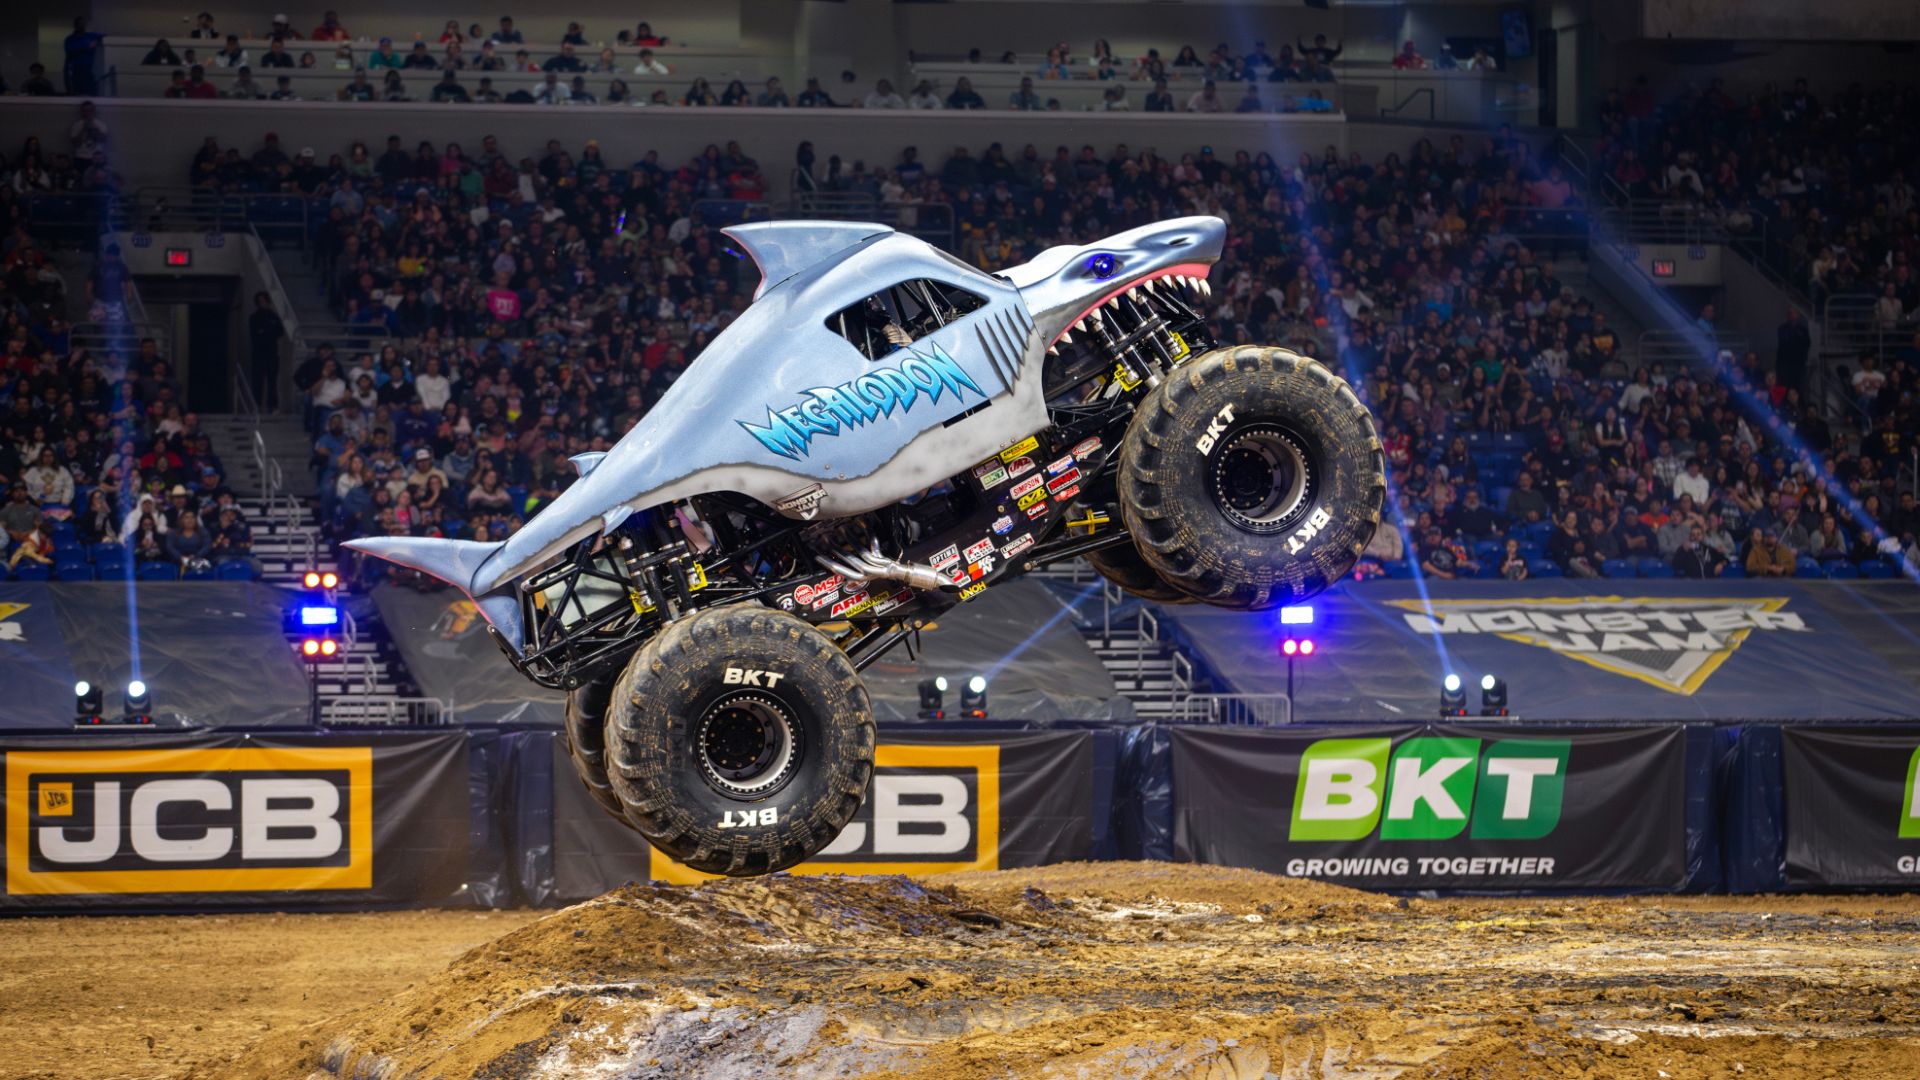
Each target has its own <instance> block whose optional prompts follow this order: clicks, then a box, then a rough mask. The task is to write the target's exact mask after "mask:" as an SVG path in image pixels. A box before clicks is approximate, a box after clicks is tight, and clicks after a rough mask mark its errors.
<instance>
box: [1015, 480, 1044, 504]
mask: <svg viewBox="0 0 1920 1080" xmlns="http://www.w3.org/2000/svg"><path fill="white" fill-rule="evenodd" d="M1042 482H1043V481H1042V480H1041V479H1040V478H1039V477H1037V476H1029V477H1027V478H1026V479H1025V480H1022V481H1020V482H1019V483H1017V484H1015V485H1013V486H1012V487H1010V488H1008V489H1007V494H1009V495H1011V496H1013V497H1014V498H1016V499H1018V498H1020V497H1022V496H1024V495H1026V494H1027V493H1028V492H1030V491H1032V490H1034V489H1035V488H1037V487H1039V486H1040V485H1041V483H1042Z"/></svg>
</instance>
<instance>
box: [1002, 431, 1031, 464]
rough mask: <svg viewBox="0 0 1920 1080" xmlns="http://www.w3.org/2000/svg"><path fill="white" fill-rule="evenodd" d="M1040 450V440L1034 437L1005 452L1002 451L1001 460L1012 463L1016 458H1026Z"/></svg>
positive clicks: (1025, 439) (1023, 440)
mask: <svg viewBox="0 0 1920 1080" xmlns="http://www.w3.org/2000/svg"><path fill="white" fill-rule="evenodd" d="M1038 449H1040V440H1039V439H1036V438H1034V437H1032V436H1028V437H1027V438H1024V439H1021V440H1020V441H1019V442H1017V443H1014V444H1013V445H1012V446H1009V447H1007V448H1006V449H1005V450H1002V451H1000V460H1001V461H1005V462H1009V463H1011V462H1012V461H1013V459H1014V458H1017V457H1024V456H1026V455H1027V454H1031V453H1033V452H1034V451H1035V450H1038Z"/></svg>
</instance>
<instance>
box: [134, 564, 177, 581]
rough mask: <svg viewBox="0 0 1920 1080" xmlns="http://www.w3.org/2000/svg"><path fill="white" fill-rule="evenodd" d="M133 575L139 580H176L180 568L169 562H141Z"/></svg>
mask: <svg viewBox="0 0 1920 1080" xmlns="http://www.w3.org/2000/svg"><path fill="white" fill-rule="evenodd" d="M133 576H134V577H136V578H138V579H140V580H141V581H178V580H179V579H180V568H179V567H177V566H175V565H173V564H172V563H169V562H143V563H141V564H140V568H139V569H138V570H136V571H134V575H133Z"/></svg>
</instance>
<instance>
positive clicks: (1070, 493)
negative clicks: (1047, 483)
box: [1054, 484, 1080, 502]
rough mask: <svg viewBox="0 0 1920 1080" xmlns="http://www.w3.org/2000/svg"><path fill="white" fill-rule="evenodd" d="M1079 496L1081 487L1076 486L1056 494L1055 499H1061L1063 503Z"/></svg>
mask: <svg viewBox="0 0 1920 1080" xmlns="http://www.w3.org/2000/svg"><path fill="white" fill-rule="evenodd" d="M1078 494H1080V485H1079V484H1075V485H1073V486H1072V487H1070V488H1068V489H1066V490H1065V491H1056V492H1054V498H1056V499H1059V500H1060V501H1061V502H1066V501H1067V500H1068V499H1071V498H1073V497H1074V496H1075V495H1078Z"/></svg>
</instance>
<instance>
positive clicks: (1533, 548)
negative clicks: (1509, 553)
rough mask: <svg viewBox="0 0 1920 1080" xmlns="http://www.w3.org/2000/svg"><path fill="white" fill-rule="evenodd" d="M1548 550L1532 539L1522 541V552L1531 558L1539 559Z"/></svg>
mask: <svg viewBox="0 0 1920 1080" xmlns="http://www.w3.org/2000/svg"><path fill="white" fill-rule="evenodd" d="M1546 551H1547V549H1546V548H1544V547H1541V546H1540V545H1539V544H1536V543H1534V542H1533V541H1531V540H1522V541H1520V554H1522V555H1525V556H1526V557H1527V558H1529V559H1537V558H1539V557H1540V556H1542V555H1544V554H1546Z"/></svg>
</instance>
